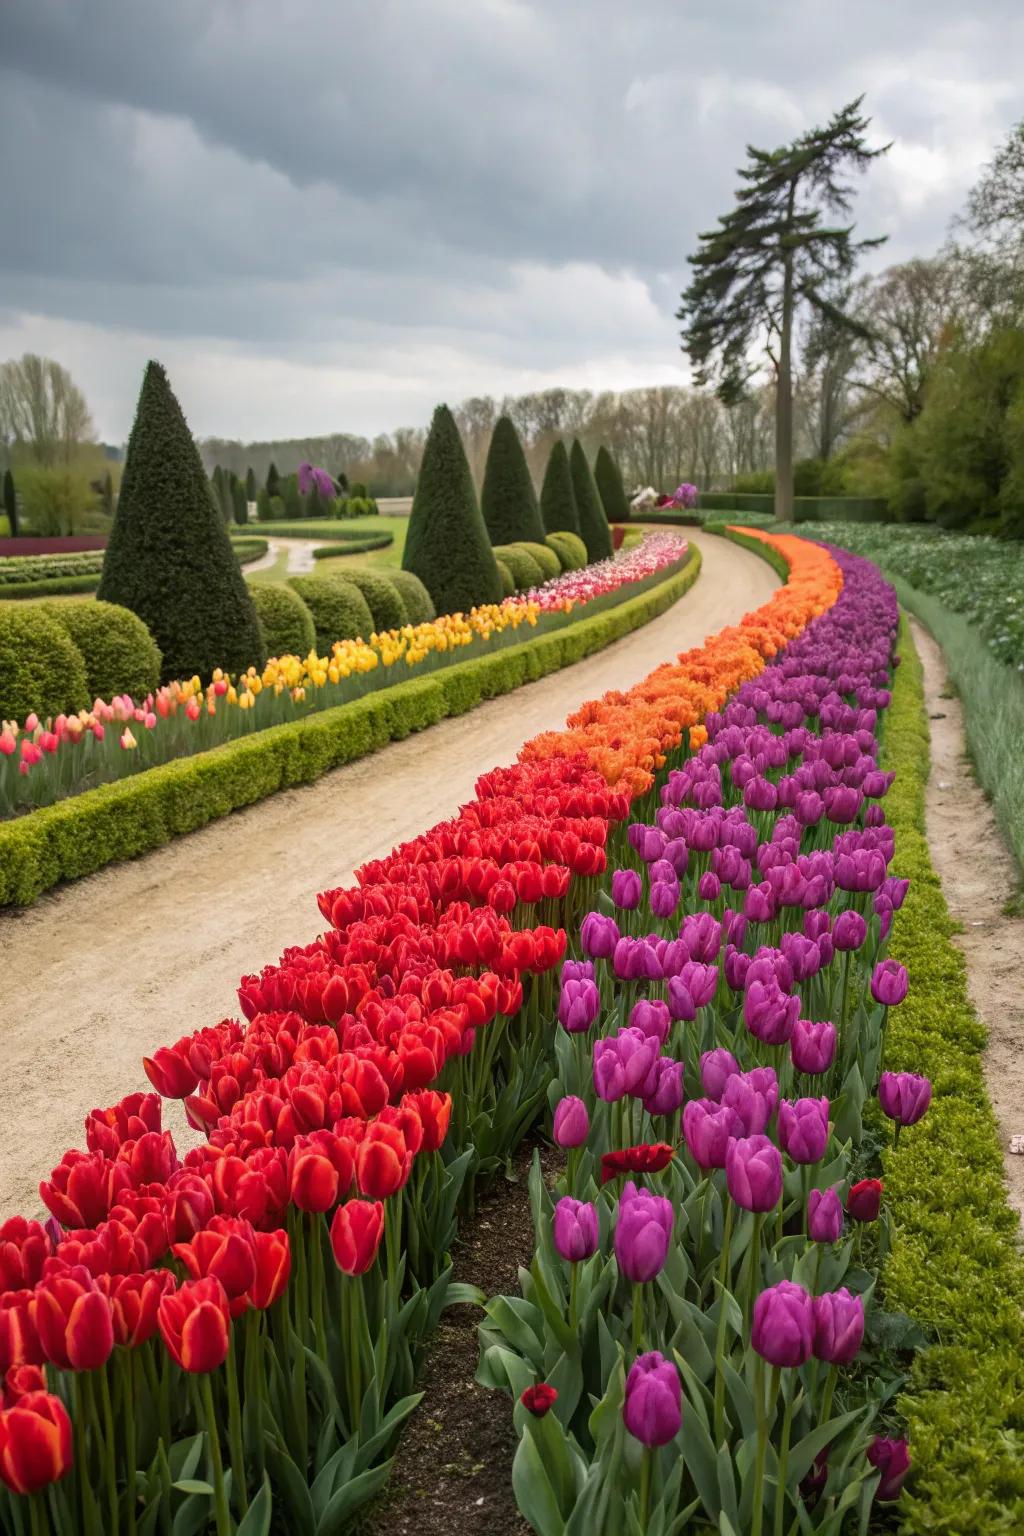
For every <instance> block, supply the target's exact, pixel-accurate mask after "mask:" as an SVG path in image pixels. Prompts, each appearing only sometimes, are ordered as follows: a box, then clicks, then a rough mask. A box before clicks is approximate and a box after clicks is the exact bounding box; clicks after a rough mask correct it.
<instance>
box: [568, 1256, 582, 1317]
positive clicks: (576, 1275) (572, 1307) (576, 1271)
mask: <svg viewBox="0 0 1024 1536" xmlns="http://www.w3.org/2000/svg"><path fill="white" fill-rule="evenodd" d="M579 1279H580V1267H579V1265H578V1264H573V1265H571V1266H570V1270H569V1327H570V1328H571V1329H572V1331H573V1333H575V1332H576V1330H577V1328H578V1327H579Z"/></svg>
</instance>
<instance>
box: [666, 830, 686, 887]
mask: <svg viewBox="0 0 1024 1536" xmlns="http://www.w3.org/2000/svg"><path fill="white" fill-rule="evenodd" d="M662 858H663V859H666V860H667V861H668V863H669V864H671V865H672V868H673V869H674V870H675V872H676V879H677V880H681V879H682V878H683V876H684V875H685V874H686V871H687V868H688V867H689V863H690V850H689V848H688V847H687V846H686V840H685V838H682V837H673V838H671V839H670V840H669V841H668V842H667V843H666V844H665V851H664V853H663V854H662Z"/></svg>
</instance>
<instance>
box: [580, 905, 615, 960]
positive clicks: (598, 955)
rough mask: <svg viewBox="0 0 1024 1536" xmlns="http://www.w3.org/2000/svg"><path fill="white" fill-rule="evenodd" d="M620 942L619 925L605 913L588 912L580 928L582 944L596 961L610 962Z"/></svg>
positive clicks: (586, 952) (585, 950) (585, 951)
mask: <svg viewBox="0 0 1024 1536" xmlns="http://www.w3.org/2000/svg"><path fill="white" fill-rule="evenodd" d="M618 942H619V925H618V923H616V921H615V919H614V918H613V917H605V915H604V913H603V912H588V913H587V915H586V917H585V918H584V919H583V923H582V925H581V927H580V943H581V945H582V946H583V951H584V953H585V954H588V955H590V956H591V958H592V959H594V960H610V959H611V957H612V955H613V954H614V953H615V946H616V944H617V943H618Z"/></svg>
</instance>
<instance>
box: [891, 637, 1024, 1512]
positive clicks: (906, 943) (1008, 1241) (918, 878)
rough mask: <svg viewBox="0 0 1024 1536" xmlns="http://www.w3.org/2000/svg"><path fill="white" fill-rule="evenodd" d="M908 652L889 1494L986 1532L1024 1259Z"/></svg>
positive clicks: (1010, 1409) (899, 739) (895, 1065)
mask: <svg viewBox="0 0 1024 1536" xmlns="http://www.w3.org/2000/svg"><path fill="white" fill-rule="evenodd" d="M901 654H902V656H903V664H902V666H901V667H900V668H899V670H898V672H897V674H896V686H895V690H894V696H893V704H892V708H891V710H890V711H889V717H888V720H887V723H886V735H885V753H884V756H885V766H886V767H887V768H894V769H895V770H896V781H895V784H894V785H893V788H892V789H891V791H890V792H889V796H888V798H887V801H886V812H887V816H888V819H889V822H890V823H891V825H892V826H893V828H894V830H895V832H896V848H897V865H898V870H899V873H900V874H901V875H904V876H909V877H910V892H909V895H908V897H907V900H906V903H905V904H904V906H903V908H902V910H901V911H900V913H899V914H898V916H897V919H896V922H895V923H894V925H893V938H892V944H891V948H890V954H891V956H892V958H893V959H895V960H898V961H900V962H901V963H902V964H903V965H905V966H906V967H907V969H908V971H909V973H910V991H909V993H908V996H907V998H906V1001H905V1002H904V1003H902V1004H901V1006H900V1007H898V1008H895V1009H893V1010H892V1013H891V1014H890V1019H889V1026H888V1039H887V1043H886V1060H885V1065H886V1068H887V1069H888V1070H892V1071H903V1070H905V1071H912V1072H918V1073H923V1074H925V1075H926V1076H928V1077H930V1078H931V1079H932V1082H933V1084H934V1089H935V1098H934V1100H933V1103H932V1106H931V1109H930V1110H929V1113H928V1115H927V1116H926V1118H925V1119H924V1120H923V1121H922V1123H921V1124H920V1125H919V1126H916V1127H915V1129H914V1133H913V1134H912V1135H907V1136H905V1137H904V1138H903V1139H902V1141H901V1143H900V1146H899V1147H898V1148H896V1149H890V1151H889V1152H888V1153H887V1155H886V1157H885V1183H886V1191H887V1200H888V1202H889V1204H890V1206H891V1209H892V1213H893V1217H894V1224H895V1237H894V1244H893V1251H892V1254H891V1255H890V1257H889V1258H888V1260H887V1262H886V1265H885V1269H884V1271H883V1284H884V1289H885V1297H886V1305H887V1307H888V1308H890V1309H892V1310H900V1311H903V1312H906V1313H907V1314H908V1315H909V1316H911V1317H913V1318H914V1320H915V1321H916V1322H917V1323H919V1324H920V1325H921V1326H922V1327H924V1328H926V1329H929V1330H932V1331H933V1332H934V1335H935V1339H934V1343H933V1344H932V1345H931V1346H930V1347H929V1348H928V1349H926V1350H925V1351H924V1352H923V1353H921V1354H920V1355H919V1356H918V1357H917V1361H916V1364H915V1367H914V1370H913V1374H912V1377H911V1380H910V1383H909V1385H908V1387H907V1389H906V1391H905V1392H904V1393H903V1395H902V1397H901V1399H900V1401H899V1405H898V1406H899V1410H900V1412H901V1414H902V1415H903V1416H904V1417H905V1418H906V1421H907V1424H908V1433H909V1439H910V1447H911V1452H912V1455H913V1458H914V1474H913V1477H912V1480H911V1482H910V1483H909V1484H908V1487H907V1489H906V1490H905V1491H904V1494H903V1498H902V1500H901V1504H900V1509H899V1513H900V1517H901V1520H900V1528H901V1530H903V1531H905V1532H907V1533H908V1536H924V1533H926V1532H927V1533H929V1536H935V1533H937V1532H945V1533H950V1536H953V1533H956V1536H968V1533H970V1536H988V1533H993V1536H994V1533H997V1532H1007V1533H1008V1532H1011V1531H1020V1530H1022V1529H1024V1310H1022V1309H1024V1264H1022V1261H1021V1257H1020V1254H1019V1251H1018V1246H1017V1245H1018V1243H1019V1241H1020V1228H1019V1223H1018V1220H1017V1216H1016V1214H1015V1213H1014V1211H1013V1210H1012V1209H1011V1208H1010V1206H1009V1204H1008V1201H1007V1195H1006V1186H1005V1182H1004V1179H1003V1162H1002V1151H1001V1146H1000V1139H999V1132H998V1128H997V1126H996V1122H995V1117H994V1115H993V1112H992V1107H991V1104H990V1103H989V1099H988V1095H987V1093H986V1090H985V1079H984V1074H983V1070H982V1059H981V1052H982V1048H983V1046H984V1042H985V1032H984V1030H983V1028H982V1026H981V1025H980V1023H979V1022H978V1019H977V1017H976V1015H975V1013H974V1010H973V1008H972V1007H971V1005H970V1002H969V1000H968V995H967V983H966V975H965V969H964V962H963V958H962V956H961V955H960V953H959V951H958V950H957V949H956V948H955V947H954V946H953V944H952V943H951V941H950V935H951V933H952V932H953V931H954V925H953V923H952V921H951V919H950V916H949V911H948V908H947V906H946V902H945V899H944V897H943V894H942V889H941V886H940V884H939V881H938V877H937V876H936V874H935V872H934V870H933V868H932V864H931V859H930V857H929V853H928V845H927V841H926V838H925V831H924V805H925V800H924V795H925V784H926V781H927V777H928V765H929V743H928V722H927V719H926V716H925V710H924V692H923V687H922V671H921V663H920V660H919V658H918V656H917V654H916V652H915V650H914V647H913V642H912V639H911V637H910V634H909V631H908V628H907V625H906V620H904V623H903V629H902V637H901Z"/></svg>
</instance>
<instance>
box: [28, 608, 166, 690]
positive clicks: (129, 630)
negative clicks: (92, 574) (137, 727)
mask: <svg viewBox="0 0 1024 1536" xmlns="http://www.w3.org/2000/svg"><path fill="white" fill-rule="evenodd" d="M41 606H42V607H43V608H44V611H45V612H46V613H48V614H49V615H50V617H51V618H53V619H55V620H56V621H57V623H58V624H59V625H60V626H61V628H62V629H63V630H64V631H65V632H66V633H67V635H68V636H69V637H70V639H71V640H72V642H73V643H74V644H75V645H76V646H77V647H78V649H79V651H80V652H81V655H82V660H83V661H84V662H85V679H86V685H87V692H88V695H89V697H88V702H89V703H90V704H91V703H92V701H93V700H94V699H97V698H99V699H106V700H108V701H109V700H110V699H112V698H113V697H114V695H115V694H117V693H130V694H131V696H132V698H133V699H134V700H135V701H136V703H138V702H139V700H141V699H144V698H145V697H146V695H147V694H148V693H155V692H156V690H157V688H158V687H159V686H160V666H161V661H162V657H161V655H160V648H159V646H158V645H157V643H156V641H155V640H154V639H153V636H152V635H151V634H150V632H149V630H148V629H147V628H146V626H145V624H143V622H142V620H141V619H140V618H139V617H138V615H137V614H134V613H132V612H131V610H130V609H129V608H122V607H120V606H119V605H118V604H117V603H102V602H99V601H98V600H97V601H95V602H87V603H46V604H42V605H41Z"/></svg>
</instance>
